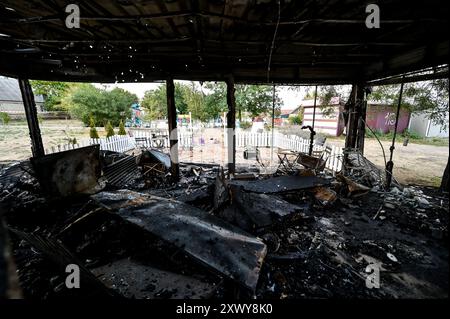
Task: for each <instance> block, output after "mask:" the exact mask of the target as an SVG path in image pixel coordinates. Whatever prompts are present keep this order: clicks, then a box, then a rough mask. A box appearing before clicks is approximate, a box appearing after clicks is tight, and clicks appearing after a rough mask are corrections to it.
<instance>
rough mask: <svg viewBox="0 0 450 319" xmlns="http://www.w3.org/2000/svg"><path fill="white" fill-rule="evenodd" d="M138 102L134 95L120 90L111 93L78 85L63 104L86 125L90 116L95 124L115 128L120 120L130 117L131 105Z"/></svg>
mask: <svg viewBox="0 0 450 319" xmlns="http://www.w3.org/2000/svg"><path fill="white" fill-rule="evenodd" d="M137 101H138V98H137V96H136V95H135V94H131V93H130V92H127V91H125V90H123V89H120V88H115V89H113V90H111V91H106V90H103V89H98V88H96V87H94V86H93V85H92V84H79V85H78V86H77V87H76V88H75V89H74V90H73V92H71V96H70V98H69V99H66V100H65V101H64V102H65V103H67V105H68V107H69V112H70V113H71V114H72V115H73V116H74V117H76V118H78V119H80V120H81V121H83V123H85V124H88V123H89V119H90V117H91V116H92V117H93V118H94V120H95V122H96V123H102V124H103V125H106V123H107V122H108V121H110V122H111V124H112V125H114V126H116V125H118V124H119V122H120V120H123V119H125V118H129V117H131V104H133V103H135V102H137Z"/></svg>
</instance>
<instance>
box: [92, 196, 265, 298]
mask: <svg viewBox="0 0 450 319" xmlns="http://www.w3.org/2000/svg"><path fill="white" fill-rule="evenodd" d="M92 198H93V199H94V200H95V201H97V202H99V203H100V204H102V205H103V206H104V207H106V208H107V209H108V210H109V211H111V212H114V213H116V214H118V215H119V216H121V217H122V218H124V219H126V220H127V221H129V222H131V223H133V224H136V225H138V226H139V227H142V228H143V229H145V230H147V231H149V232H150V233H152V234H154V235H156V236H158V237H161V238H162V239H164V240H166V241H168V242H170V243H172V244H174V245H175V246H177V247H179V248H181V249H183V250H184V251H186V252H187V253H188V254H189V255H191V256H192V257H194V258H195V259H197V260H199V261H201V262H202V263H205V264H206V265H208V266H210V267H212V268H214V269H215V270H217V271H219V272H220V273H222V274H224V275H226V276H228V277H230V278H231V279H234V280H236V281H238V282H239V283H240V284H242V285H243V286H245V287H247V288H249V289H251V290H252V291H254V290H255V288H256V283H257V281H258V276H259V269H260V267H261V265H262V262H263V260H264V257H265V255H266V246H265V244H264V243H263V242H262V241H260V240H259V239H257V238H255V237H252V236H250V235H249V234H246V233H245V232H243V231H241V230H240V229H239V228H236V227H233V226H231V225H229V224H227V223H225V222H224V221H223V220H221V219H219V218H217V217H215V216H212V215H209V214H207V213H206V212H203V211H201V210H199V209H197V208H195V207H192V206H189V205H187V204H184V203H181V202H178V201H175V200H171V199H165V198H161V197H155V196H151V195H144V194H141V193H136V192H131V191H127V190H119V191H116V192H102V193H98V194H96V195H93V196H92ZM219 252H220V253H219Z"/></svg>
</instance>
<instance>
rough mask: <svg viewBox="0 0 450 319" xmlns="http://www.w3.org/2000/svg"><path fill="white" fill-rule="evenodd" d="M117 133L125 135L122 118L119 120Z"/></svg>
mask: <svg viewBox="0 0 450 319" xmlns="http://www.w3.org/2000/svg"><path fill="white" fill-rule="evenodd" d="M117 135H127V132H126V131H125V125H123V120H120V123H119V132H118V133H117Z"/></svg>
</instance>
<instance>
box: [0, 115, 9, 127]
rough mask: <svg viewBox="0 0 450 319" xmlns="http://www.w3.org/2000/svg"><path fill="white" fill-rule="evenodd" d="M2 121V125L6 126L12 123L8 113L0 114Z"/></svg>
mask: <svg viewBox="0 0 450 319" xmlns="http://www.w3.org/2000/svg"><path fill="white" fill-rule="evenodd" d="M0 120H2V123H3V124H4V125H8V124H9V122H10V121H11V117H10V116H9V114H8V113H6V112H0Z"/></svg>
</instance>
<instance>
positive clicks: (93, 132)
mask: <svg viewBox="0 0 450 319" xmlns="http://www.w3.org/2000/svg"><path fill="white" fill-rule="evenodd" d="M89 122H90V123H89V126H90V127H91V129H90V130H89V136H90V138H99V136H98V132H97V128H96V127H95V120H94V118H93V117H92V116H91V117H90V120H89Z"/></svg>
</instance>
